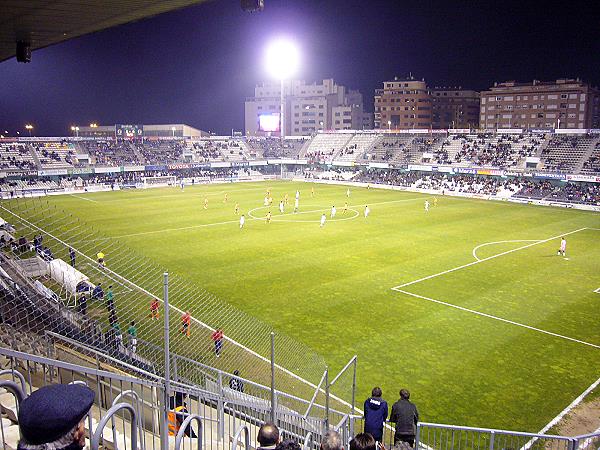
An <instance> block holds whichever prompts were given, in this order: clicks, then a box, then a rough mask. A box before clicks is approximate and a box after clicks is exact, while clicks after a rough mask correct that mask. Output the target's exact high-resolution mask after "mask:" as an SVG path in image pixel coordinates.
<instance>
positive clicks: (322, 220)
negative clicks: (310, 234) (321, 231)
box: [321, 213, 327, 228]
mask: <svg viewBox="0 0 600 450" xmlns="http://www.w3.org/2000/svg"><path fill="white" fill-rule="evenodd" d="M325 220H327V216H325V213H323V214H321V228H323V227H324V226H325Z"/></svg>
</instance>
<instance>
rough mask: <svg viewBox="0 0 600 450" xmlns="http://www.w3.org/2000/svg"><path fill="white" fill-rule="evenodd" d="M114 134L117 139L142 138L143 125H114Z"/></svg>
mask: <svg viewBox="0 0 600 450" xmlns="http://www.w3.org/2000/svg"><path fill="white" fill-rule="evenodd" d="M115 136H117V139H129V140H132V139H142V138H143V137H144V125H115Z"/></svg>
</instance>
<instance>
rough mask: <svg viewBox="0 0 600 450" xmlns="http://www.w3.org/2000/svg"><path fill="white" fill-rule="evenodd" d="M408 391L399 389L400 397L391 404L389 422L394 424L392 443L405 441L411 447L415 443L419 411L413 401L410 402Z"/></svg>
mask: <svg viewBox="0 0 600 450" xmlns="http://www.w3.org/2000/svg"><path fill="white" fill-rule="evenodd" d="M409 398H410V392H408V391H407V390H406V389H401V390H400V399H399V400H398V401H397V402H396V403H394V405H393V406H392V414H391V416H390V422H394V423H395V424H396V433H395V434H394V445H396V444H398V443H399V442H407V443H408V444H410V446H411V447H413V446H414V445H415V434H416V425H417V422H419V412H418V411H417V407H416V406H415V405H414V403H411V402H410V400H409Z"/></svg>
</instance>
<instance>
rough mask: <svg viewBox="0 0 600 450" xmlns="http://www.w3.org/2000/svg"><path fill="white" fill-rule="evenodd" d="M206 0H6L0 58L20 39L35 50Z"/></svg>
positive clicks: (0, 13)
mask: <svg viewBox="0 0 600 450" xmlns="http://www.w3.org/2000/svg"><path fill="white" fill-rule="evenodd" d="M203 1H206V0H27V1H25V0H2V1H0V61H4V60H7V59H9V58H12V57H13V56H15V54H16V42H17V41H19V40H23V41H28V42H30V43H31V50H36V49H40V48H44V47H47V46H49V45H52V44H56V43H59V42H63V41H66V40H68V39H72V38H75V37H78V36H82V35H84V34H88V33H94V32H96V31H100V30H104V29H106V28H110V27H114V26H117V25H122V24H124V23H128V22H133V21H136V20H140V19H144V18H147V17H150V16H154V15H156V14H161V13H164V12H167V11H172V10H174V9H178V8H183V7H185V6H189V5H192V4H194V3H201V2H203Z"/></svg>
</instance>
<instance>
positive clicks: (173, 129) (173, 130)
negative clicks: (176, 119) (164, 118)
mask: <svg viewBox="0 0 600 450" xmlns="http://www.w3.org/2000/svg"><path fill="white" fill-rule="evenodd" d="M171 131H172V132H173V137H175V127H171Z"/></svg>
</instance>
